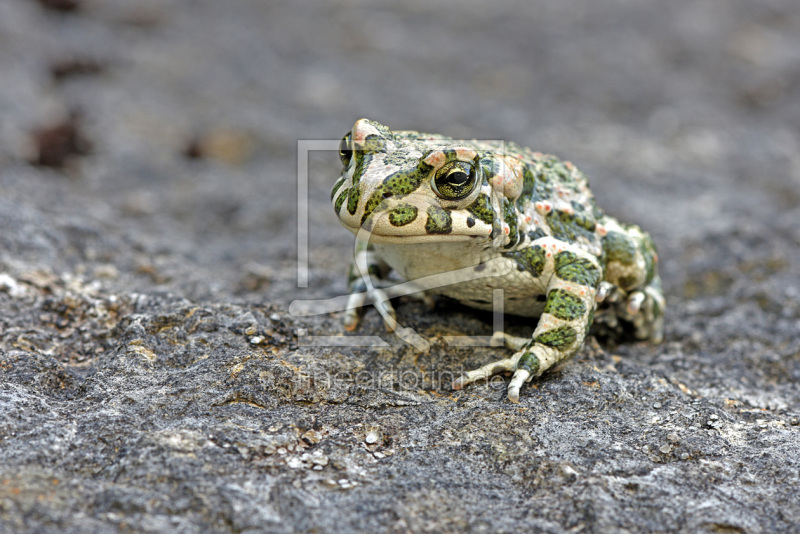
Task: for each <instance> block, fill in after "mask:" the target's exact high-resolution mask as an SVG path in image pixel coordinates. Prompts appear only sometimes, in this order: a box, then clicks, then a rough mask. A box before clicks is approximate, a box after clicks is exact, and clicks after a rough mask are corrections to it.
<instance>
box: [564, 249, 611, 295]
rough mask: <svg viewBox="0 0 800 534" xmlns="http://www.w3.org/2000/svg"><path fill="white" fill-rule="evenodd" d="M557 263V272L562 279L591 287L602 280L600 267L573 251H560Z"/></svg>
mask: <svg viewBox="0 0 800 534" xmlns="http://www.w3.org/2000/svg"><path fill="white" fill-rule="evenodd" d="M555 264H556V270H555V274H556V276H558V277H559V278H561V279H562V280H566V281H568V282H574V283H576V284H581V285H584V286H589V287H597V284H598V283H599V282H600V269H599V268H598V267H597V265H595V264H594V263H592V262H591V261H589V260H587V259H585V258H579V257H578V256H577V255H575V253H573V252H569V251H565V252H559V253H558V254H556V257H555Z"/></svg>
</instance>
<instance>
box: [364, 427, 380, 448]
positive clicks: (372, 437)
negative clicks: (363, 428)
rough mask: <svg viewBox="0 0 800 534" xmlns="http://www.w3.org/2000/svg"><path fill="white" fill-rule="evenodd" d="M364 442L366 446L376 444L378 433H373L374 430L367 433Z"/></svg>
mask: <svg viewBox="0 0 800 534" xmlns="http://www.w3.org/2000/svg"><path fill="white" fill-rule="evenodd" d="M364 442H365V443H366V444H367V445H372V444H374V443H378V433H377V432H375V431H374V430H373V431H370V432H368V433H367V435H366V437H365V438H364Z"/></svg>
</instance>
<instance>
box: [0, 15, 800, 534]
mask: <svg viewBox="0 0 800 534" xmlns="http://www.w3.org/2000/svg"><path fill="white" fill-rule="evenodd" d="M0 79H2V83H0V532H59V533H62V532H66V533H71V532H76V533H77V532H81V533H86V532H89V533H95V532H96V533H101V532H353V531H363V532H384V531H388V532H455V531H459V532H460V531H472V532H534V531H536V532H579V531H581V532H665V531H674V532H747V533H761V532H791V531H797V529H798V526H797V525H798V524H800V424H799V421H798V418H800V10H798V8H797V3H796V1H795V0H764V1H759V2H757V3H756V2H749V1H746V0H724V1H723V0H692V1H690V0H681V1H675V2H656V1H648V2H620V1H614V0H592V1H589V0H585V1H581V2H561V1H558V0H547V1H541V2H526V1H522V0H499V1H497V2H485V3H478V2H465V1H463V0H451V1H444V0H443V1H440V2H424V1H407V2H379V1H374V2H366V1H365V2H346V1H336V2H324V3H323V2H312V1H310V0H301V1H298V0H292V1H288V0H286V1H284V0H281V1H270V2H262V1H258V0H237V1H236V2H219V1H217V0H197V1H188V0H174V1H167V0H163V1H162V0H146V1H142V2H128V1H125V0H114V1H112V0H103V1H100V0H60V1H59V0H48V1H45V0H39V1H38V2H34V1H31V0H0ZM361 116H367V117H370V118H374V119H376V120H380V121H381V122H383V123H385V124H388V125H390V126H391V127H393V128H397V129H417V130H426V131H435V132H442V133H447V134H451V135H453V136H461V137H480V138H487V139H496V138H505V139H512V140H514V141H516V142H518V143H520V144H523V145H528V146H531V147H534V148H536V149H538V150H542V151H547V152H552V153H555V154H557V155H560V156H562V157H565V158H568V159H570V160H572V161H573V162H575V163H576V164H577V165H578V166H579V167H581V168H582V169H583V170H584V171H585V172H586V173H587V174H588V175H589V177H590V180H591V181H592V184H593V189H594V191H595V194H596V196H597V197H598V199H599V202H600V204H601V205H602V206H603V207H604V208H605V209H606V210H607V211H608V212H610V213H613V214H615V215H617V216H619V217H620V218H621V219H623V220H626V221H632V222H636V223H639V224H640V225H641V226H643V227H644V228H646V229H648V230H649V231H650V232H651V233H652V234H653V236H654V238H655V240H656V243H657V244H658V246H659V251H660V258H661V264H662V269H663V278H664V284H665V290H666V294H667V295H668V306H669V308H668V314H667V331H666V341H665V343H664V344H663V345H661V346H658V347H651V346H647V345H626V346H620V347H602V346H600V345H598V344H597V343H596V342H594V341H593V340H590V341H589V342H588V343H587V344H586V346H585V348H584V349H583V351H582V352H581V353H580V354H579V355H578V357H576V359H575V360H574V361H572V362H570V363H569V364H568V365H566V366H565V367H563V368H562V369H561V370H558V371H555V372H552V373H550V374H548V375H546V376H545V377H543V378H542V379H540V380H538V381H536V382H535V383H533V384H531V385H529V386H528V387H526V388H525V389H524V390H523V392H522V396H521V399H520V400H521V402H520V404H519V405H512V404H509V403H508V402H507V401H506V400H505V382H504V381H503V380H500V379H497V380H495V381H492V382H489V383H487V384H476V385H473V386H469V387H467V388H465V389H464V390H463V391H459V392H453V391H450V389H449V387H448V383H449V380H450V378H452V377H453V376H455V375H457V374H458V373H459V372H460V371H462V370H464V369H469V368H473V367H475V366H478V365H480V364H482V363H485V362H487V361H490V360H491V359H494V358H496V357H497V351H498V350H500V349H488V348H474V349H470V348H462V347H452V346H448V345H447V344H446V343H445V342H444V341H443V338H442V336H444V335H458V334H469V335H489V334H490V333H491V317H490V316H487V315H486V314H477V313H474V312H471V311H469V310H467V309H465V308H460V307H456V306H453V305H452V304H448V303H446V302H440V303H439V306H438V308H437V310H436V311H434V312H428V311H427V310H426V309H425V308H424V306H423V305H422V304H420V303H417V302H413V301H409V302H400V303H399V304H398V315H399V319H400V321H401V322H402V323H403V324H405V325H407V326H411V327H413V328H414V329H415V330H417V331H418V332H420V333H421V334H422V335H423V336H424V337H426V338H427V339H429V340H430V341H431V344H432V346H431V350H430V351H429V352H427V353H419V352H418V351H416V350H415V349H414V348H413V347H410V346H409V345H406V344H405V343H403V342H402V341H401V340H399V339H398V338H397V337H395V336H393V335H392V334H387V333H386V332H385V330H384V328H383V326H382V324H381V322H380V320H379V317H378V316H377V314H376V313H375V312H374V311H372V312H370V313H368V314H367V316H366V317H365V320H364V323H363V325H362V328H361V330H360V331H359V333H361V334H365V335H373V336H380V337H381V338H382V339H383V341H384V346H382V347H371V348H352V347H336V346H312V345H313V344H312V343H310V341H312V340H313V338H311V337H310V336H339V335H341V334H342V333H343V329H342V327H341V316H340V315H339V314H330V315H321V316H313V317H295V316H292V315H291V314H290V313H289V311H288V310H289V304H290V303H291V302H292V301H293V300H303V299H312V298H315V299H319V298H330V297H334V296H336V295H340V294H342V293H343V292H344V291H345V280H344V275H343V272H344V269H345V267H346V264H347V261H348V255H349V253H350V251H351V250H352V249H351V247H352V237H351V236H350V235H349V233H347V232H346V231H345V230H343V229H341V228H339V227H338V225H337V223H336V222H335V219H334V216H333V213H332V210H331V208H330V206H329V204H328V198H329V190H330V186H331V184H332V183H333V181H334V179H335V176H336V175H337V173H338V172H339V168H338V167H339V166H338V158H337V157H336V154H335V153H331V152H314V153H312V154H311V156H310V158H309V187H308V190H307V191H301V195H300V199H301V201H304V200H305V199H308V207H309V228H310V235H309V250H310V257H309V271H308V273H309V283H308V287H307V288H298V287H297V277H298V270H297V269H298V263H297V255H298V253H297V242H298V240H297V235H298V230H297V228H298V216H297V202H298V186H297V153H298V152H297V149H298V144H297V143H298V140H307V139H312V140H315V139H338V138H339V137H340V136H341V135H342V134H343V133H344V132H345V131H346V130H347V129H348V128H349V127H350V126H351V125H352V123H353V122H354V121H355V119H357V118H359V117H361ZM507 324H508V325H509V328H510V330H512V331H513V332H515V333H518V334H519V335H528V334H529V333H530V331H531V330H532V327H531V325H529V324H526V323H525V322H524V321H520V320H515V319H512V318H507Z"/></svg>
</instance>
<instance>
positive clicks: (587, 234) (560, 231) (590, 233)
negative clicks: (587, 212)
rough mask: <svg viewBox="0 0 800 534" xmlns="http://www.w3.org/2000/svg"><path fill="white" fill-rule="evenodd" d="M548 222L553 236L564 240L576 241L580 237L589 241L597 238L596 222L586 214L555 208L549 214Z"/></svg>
mask: <svg viewBox="0 0 800 534" xmlns="http://www.w3.org/2000/svg"><path fill="white" fill-rule="evenodd" d="M547 223H548V224H549V225H550V229H551V230H552V231H553V237H557V238H558V239H561V240H562V241H569V242H574V241H575V240H576V239H577V238H578V237H583V238H584V239H587V240H589V241H594V239H595V237H596V236H595V233H594V231H595V228H596V225H595V222H594V221H593V220H592V219H589V218H588V217H586V216H584V215H577V214H574V213H567V212H565V211H561V210H553V211H551V212H550V213H548V214H547Z"/></svg>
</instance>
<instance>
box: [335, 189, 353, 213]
mask: <svg viewBox="0 0 800 534" xmlns="http://www.w3.org/2000/svg"><path fill="white" fill-rule="evenodd" d="M349 196H350V189H345V190H344V191H342V192H341V193H340V194H339V198H337V199H336V203H335V204H334V205H333V209H335V210H336V213H339V211H340V210H341V209H342V204H344V201H345V200H347V197H349Z"/></svg>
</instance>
